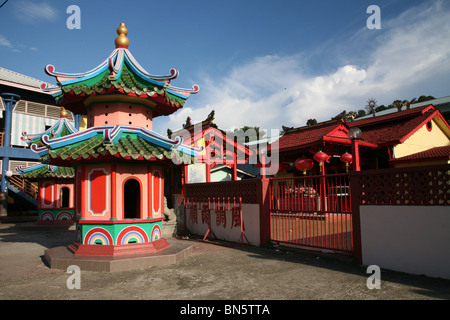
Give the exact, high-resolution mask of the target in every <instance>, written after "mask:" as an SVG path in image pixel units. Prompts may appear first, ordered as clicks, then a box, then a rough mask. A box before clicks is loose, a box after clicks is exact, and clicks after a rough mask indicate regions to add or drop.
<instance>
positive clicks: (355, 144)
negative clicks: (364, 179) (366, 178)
mask: <svg viewBox="0 0 450 320" xmlns="http://www.w3.org/2000/svg"><path fill="white" fill-rule="evenodd" d="M352 154H353V171H361V167H360V165H359V143H358V141H357V140H352Z"/></svg>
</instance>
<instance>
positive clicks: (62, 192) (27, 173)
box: [16, 108, 78, 225]
mask: <svg viewBox="0 0 450 320" xmlns="http://www.w3.org/2000/svg"><path fill="white" fill-rule="evenodd" d="M67 116H68V113H67V111H66V110H65V109H64V108H62V110H61V115H60V118H59V120H58V121H57V122H56V123H55V124H54V125H53V126H51V127H50V128H49V129H47V130H46V131H45V132H43V133H39V134H28V133H27V132H23V133H22V140H24V141H25V142H27V144H28V145H35V146H42V145H43V143H42V142H41V139H42V137H43V136H46V137H48V138H49V139H56V138H61V137H63V136H66V135H69V134H73V133H77V132H78V130H77V129H76V128H75V127H74V126H72V124H71V123H70V121H68V119H67ZM43 154H44V153H42V155H43ZM16 172H17V173H18V174H19V175H20V177H21V178H22V179H27V180H29V181H35V182H37V183H38V219H37V221H36V224H38V225H68V224H73V223H75V220H74V219H75V215H74V206H75V200H74V198H75V197H74V170H73V168H71V167H61V166H54V165H49V164H38V165H35V166H32V167H28V168H23V167H22V166H19V167H16Z"/></svg>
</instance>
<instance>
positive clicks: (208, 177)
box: [205, 143, 211, 182]
mask: <svg viewBox="0 0 450 320" xmlns="http://www.w3.org/2000/svg"><path fill="white" fill-rule="evenodd" d="M210 156H211V148H210V147H209V143H207V146H206V153H205V157H206V182H211V163H210V161H211V160H210Z"/></svg>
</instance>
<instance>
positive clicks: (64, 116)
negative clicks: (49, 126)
mask: <svg viewBox="0 0 450 320" xmlns="http://www.w3.org/2000/svg"><path fill="white" fill-rule="evenodd" d="M68 115H69V113H68V112H67V111H66V109H64V107H61V113H60V114H59V116H60V117H61V118H67V116H68Z"/></svg>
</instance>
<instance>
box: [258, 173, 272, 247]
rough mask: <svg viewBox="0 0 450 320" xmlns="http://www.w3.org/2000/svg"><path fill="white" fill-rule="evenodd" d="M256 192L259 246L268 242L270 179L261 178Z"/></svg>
mask: <svg viewBox="0 0 450 320" xmlns="http://www.w3.org/2000/svg"><path fill="white" fill-rule="evenodd" d="M260 181H261V183H260V184H259V188H260V189H259V190H258V191H259V192H258V198H259V199H258V203H259V237H260V240H259V241H260V245H264V244H266V243H268V242H269V241H270V190H269V184H270V179H268V178H261V180H260Z"/></svg>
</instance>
